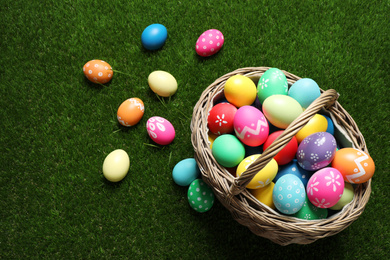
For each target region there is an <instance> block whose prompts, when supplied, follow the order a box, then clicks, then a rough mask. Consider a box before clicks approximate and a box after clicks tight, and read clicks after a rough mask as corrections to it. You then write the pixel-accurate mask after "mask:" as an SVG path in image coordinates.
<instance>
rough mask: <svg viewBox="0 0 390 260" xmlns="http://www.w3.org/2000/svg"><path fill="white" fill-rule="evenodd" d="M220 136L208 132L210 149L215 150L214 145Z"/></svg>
mask: <svg viewBox="0 0 390 260" xmlns="http://www.w3.org/2000/svg"><path fill="white" fill-rule="evenodd" d="M218 136H219V135H216V134H213V133H212V132H210V131H209V132H208V138H207V139H208V140H209V143H210V149H212V148H213V143H214V140H215V139H216V138H217V137H218Z"/></svg>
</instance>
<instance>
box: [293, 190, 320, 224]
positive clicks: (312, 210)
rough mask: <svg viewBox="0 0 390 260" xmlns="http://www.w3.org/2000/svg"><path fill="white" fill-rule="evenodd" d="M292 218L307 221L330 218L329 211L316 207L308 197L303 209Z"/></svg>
mask: <svg viewBox="0 0 390 260" xmlns="http://www.w3.org/2000/svg"><path fill="white" fill-rule="evenodd" d="M291 216H293V217H296V218H299V219H306V220H314V219H325V218H327V217H328V209H325V208H318V207H316V206H314V205H313V203H311V202H310V200H309V198H308V197H307V196H306V199H305V202H304V203H303V206H302V208H301V209H300V210H299V211H298V212H297V213H295V214H293V215H291Z"/></svg>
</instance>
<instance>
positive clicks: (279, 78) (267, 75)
mask: <svg viewBox="0 0 390 260" xmlns="http://www.w3.org/2000/svg"><path fill="white" fill-rule="evenodd" d="M287 94H288V82H287V78H286V75H284V73H283V72H282V71H281V70H280V69H277V68H271V69H268V70H267V71H266V72H264V74H263V75H262V76H261V77H260V80H259V83H258V84H257V96H258V97H259V100H260V102H261V103H263V101H264V100H265V99H266V98H267V97H269V96H272V95H287Z"/></svg>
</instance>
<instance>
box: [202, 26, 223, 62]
mask: <svg viewBox="0 0 390 260" xmlns="http://www.w3.org/2000/svg"><path fill="white" fill-rule="evenodd" d="M224 42H225V38H224V36H223V34H222V33H221V32H220V31H219V30H217V29H210V30H207V31H205V32H203V33H202V34H201V35H200V36H199V38H198V40H197V41H196V44H195V51H196V53H197V54H198V55H199V56H202V57H208V56H211V55H214V54H216V53H217V52H219V51H220V50H221V48H222V46H223V44H224Z"/></svg>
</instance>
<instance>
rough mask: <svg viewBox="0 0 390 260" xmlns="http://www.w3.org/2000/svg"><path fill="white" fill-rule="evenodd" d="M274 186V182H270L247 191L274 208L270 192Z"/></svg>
mask: <svg viewBox="0 0 390 260" xmlns="http://www.w3.org/2000/svg"><path fill="white" fill-rule="evenodd" d="M274 186H275V183H273V182H271V183H270V184H268V185H267V186H265V187H263V188H260V189H254V190H249V192H250V193H251V194H252V195H253V196H254V197H255V198H256V199H257V200H258V201H260V202H261V203H263V204H265V205H267V206H268V207H270V208H271V209H275V205H274V201H273V199H272V192H273V190H274Z"/></svg>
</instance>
